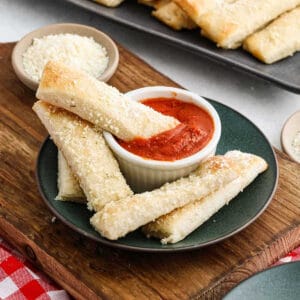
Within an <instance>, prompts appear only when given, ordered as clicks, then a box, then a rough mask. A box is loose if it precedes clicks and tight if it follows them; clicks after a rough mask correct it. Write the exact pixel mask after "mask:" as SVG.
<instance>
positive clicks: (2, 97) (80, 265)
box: [0, 44, 300, 299]
mask: <svg viewBox="0 0 300 300" xmlns="http://www.w3.org/2000/svg"><path fill="white" fill-rule="evenodd" d="M13 45H14V44H0V105H1V106H0V110H1V114H0V116H1V118H0V155H1V158H0V186H1V189H0V234H1V235H2V236H3V237H4V238H6V239H8V240H9V241H11V243H13V245H14V246H15V247H17V248H18V249H19V250H20V251H21V252H22V253H23V254H25V255H26V256H27V257H28V258H29V259H30V260H32V261H33V262H34V263H35V264H36V265H37V266H38V267H40V268H41V269H42V270H44V271H45V272H46V273H47V274H49V275H50V276H51V277H52V278H53V279H54V280H55V281H57V282H58V283H59V284H60V285H62V286H63V287H64V288H65V289H66V290H68V291H69V292H70V293H71V294H72V295H73V296H74V297H76V298H78V299H102V298H103V299H162V298H163V299H188V298H192V299H200V298H201V299H202V298H205V299H207V298H213V299H219V298H221V296H222V295H224V294H225V293H226V292H227V291H228V290H229V289H231V288H232V287H233V286H235V285H236V284H237V283H238V282H240V281H241V280H242V279H245V278H247V277H248V276H250V275H251V274H253V273H254V272H257V271H259V270H262V269H264V268H266V267H267V266H269V265H270V264H272V263H273V262H275V261H276V260H277V259H278V258H280V257H282V256H283V255H284V254H286V253H287V252H289V251H290V250H292V249H293V248H295V247H296V246H297V245H299V244H300V200H299V199H300V189H299V182H300V166H299V165H298V164H296V163H294V162H292V161H291V160H289V159H288V158H287V157H286V156H285V155H284V154H282V153H281V152H279V151H277V157H278V161H279V166H280V179H279V187H278V190H277V193H276V195H275V197H274V199H273V201H272V203H271V204H270V206H269V208H268V209H267V210H266V211H265V212H264V213H263V214H262V216H260V217H259V218H258V220H257V221H255V222H254V223H253V224H252V225H250V226H249V227H247V228H246V229H245V230H243V231H242V232H241V233H239V234H237V235H235V236H233V237H231V238H229V239H227V240H226V241H223V242H221V243H219V244H217V245H212V246H209V247H207V248H204V249H201V250H198V251H194V252H189V253H178V254H140V253H130V252H125V251H121V250H114V249H111V248H107V247H103V246H101V245H99V244H97V243H95V242H92V241H89V240H87V239H85V238H83V237H81V236H80V235H79V234H77V233H75V232H73V231H72V230H71V229H69V228H68V227H66V226H65V225H63V224H62V223H61V222H60V221H58V220H56V221H55V222H52V221H53V219H52V217H53V215H52V214H51V212H50V211H49V210H48V209H47V208H46V206H45V204H44V203H43V201H42V199H41V196H40V195H39V193H38V190H37V186H36V182H35V174H34V172H35V161H36V157H37V152H38V149H39V147H40V145H41V142H42V141H43V139H44V138H45V136H46V131H45V129H44V128H43V126H42V125H41V124H40V122H39V121H38V119H37V117H36V116H35V115H34V114H33V112H32V110H31V107H32V104H33V102H34V101H35V97H34V93H33V92H32V91H30V90H29V89H27V88H26V87H25V86H23V85H22V84H21V83H20V82H19V80H18V79H17V78H16V76H15V75H14V73H13V71H12V68H11V63H10V55H11V51H12V48H13ZM120 54H121V61H120V67H119V70H118V72H117V73H116V75H115V76H114V77H113V78H112V80H111V84H113V85H115V86H116V87H118V88H119V89H120V90H121V91H124V92H125V91H127V90H130V89H134V88H138V87H142V86H148V85H157V84H161V85H169V86H177V85H176V84H175V83H174V82H172V81H171V80H170V79H168V78H166V77H165V76H163V75H161V74H159V73H158V72H157V71H155V70H153V69H152V68H151V67H150V66H149V65H147V64H145V62H143V61H141V60H140V59H139V58H137V57H135V56H134V55H132V54H131V53H129V52H128V51H127V50H125V49H124V48H122V47H120Z"/></svg>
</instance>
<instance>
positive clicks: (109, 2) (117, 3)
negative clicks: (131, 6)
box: [94, 0, 124, 7]
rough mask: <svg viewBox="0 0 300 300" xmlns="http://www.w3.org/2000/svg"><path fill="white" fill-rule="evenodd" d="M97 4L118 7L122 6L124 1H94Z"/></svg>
mask: <svg viewBox="0 0 300 300" xmlns="http://www.w3.org/2000/svg"><path fill="white" fill-rule="evenodd" d="M94 1H95V2H97V3H99V4H102V5H104V6H108V7H116V6H118V5H120V4H121V3H122V2H123V1H124V0H94Z"/></svg>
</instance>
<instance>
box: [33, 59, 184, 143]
mask: <svg viewBox="0 0 300 300" xmlns="http://www.w3.org/2000/svg"><path fill="white" fill-rule="evenodd" d="M36 96H37V98H38V99H40V100H45V101H47V102H48V103H50V104H52V105H55V106H59V107H61V108H64V109H66V110H68V111H71V112H72V113H74V114H76V115H78V116H80V117H81V118H83V119H85V120H87V121H89V122H91V123H92V124H94V125H95V126H96V127H97V128H101V129H104V130H107V131H109V132H111V133H112V134H114V135H115V136H117V137H118V138H120V139H122V140H124V141H128V140H132V139H134V138H136V137H143V138H149V137H151V136H153V135H155V134H158V133H160V132H162V131H166V130H169V129H172V128H174V127H175V126H176V125H178V124H179V122H178V121H177V120H176V119H175V118H173V117H168V116H165V115H163V114H161V113H158V112H156V111H155V110H153V109H152V108H150V107H148V106H146V105H143V104H141V103H138V102H135V101H131V100H129V99H127V98H126V97H125V96H124V95H123V94H121V93H120V92H119V91H118V90H117V89H116V88H114V87H112V86H109V85H108V84H106V83H104V82H100V81H99V80H97V79H96V78H94V77H92V76H89V75H88V74H86V73H83V72H81V71H78V70H74V69H72V68H70V67H68V66H66V65H64V64H62V63H59V62H49V63H48V64H47V65H46V66H45V69H44V72H43V75H42V78H41V81H40V85H39V88H38V90H37V95H36Z"/></svg>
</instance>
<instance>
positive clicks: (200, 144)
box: [117, 98, 214, 161]
mask: <svg viewBox="0 0 300 300" xmlns="http://www.w3.org/2000/svg"><path fill="white" fill-rule="evenodd" d="M141 102H142V103H143V104H144V105H147V106H150V107H152V108H153V109H154V110H156V111H158V112H160V113H162V114H164V115H168V116H172V117H174V118H176V119H177V120H179V121H180V122H181V124H179V125H178V126H176V127H175V128H173V129H171V130H168V131H164V132H162V133H160V134H157V135H155V136H153V137H151V138H149V139H143V138H136V139H134V140H132V141H129V142H125V141H122V140H119V139H118V140H117V141H118V143H119V144H120V145H121V146H122V147H123V148H125V149H126V150H127V151H129V152H131V153H134V154H136V155H139V156H141V157H143V158H147V159H153V160H160V161H175V160H178V159H182V158H185V157H188V156H191V155H193V154H195V153H196V152H198V151H200V150H201V149H203V148H204V147H205V146H206V145H207V144H208V142H209V141H210V140H211V138H212V136H213V133H214V122H213V119H212V117H211V116H210V114H209V113H208V112H207V111H205V110H204V109H202V108H200V107H199V106H196V105H195V104H193V103H186V102H182V101H180V100H177V99H172V98H153V99H146V100H143V101H141Z"/></svg>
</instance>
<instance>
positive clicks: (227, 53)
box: [65, 0, 300, 94]
mask: <svg viewBox="0 0 300 300" xmlns="http://www.w3.org/2000/svg"><path fill="white" fill-rule="evenodd" d="M65 1H68V2H71V3H73V4H76V5H77V6H80V7H83V8H85V9H87V10H90V11H92V12H94V13H96V14H98V15H101V16H103V17H106V18H108V19H111V20H114V21H116V22H118V23H121V24H124V25H127V26H130V27H133V28H135V29H138V30H141V31H144V32H147V33H149V34H152V35H155V36H157V37H158V38H161V39H163V40H165V41H166V42H168V43H170V44H172V45H174V46H178V47H181V48H183V49H185V50H188V51H191V52H193V53H196V54H199V55H201V56H204V57H207V58H209V59H210V60H214V61H216V62H219V63H223V64H225V65H226V66H227V67H230V68H232V69H236V70H241V71H245V72H247V73H250V74H253V75H255V76H257V77H260V78H263V79H264V80H267V81H269V82H272V83H274V84H276V85H278V86H280V87H282V88H284V89H286V90H289V91H292V92H294V93H297V94H300V53H297V54H295V55H294V56H292V57H289V58H286V59H284V60H282V61H280V62H277V63H274V64H272V65H265V64H263V63H261V62H259V61H258V60H256V59H255V58H253V57H252V56H251V55H250V54H248V53H247V52H245V51H243V50H241V49H239V50H222V49H218V48H217V47H216V46H215V44H214V43H212V42H210V41H208V40H207V39H205V38H203V37H201V36H200V34H199V30H198V29H197V30H191V31H188V30H183V31H179V32H177V31H174V30H172V29H170V28H168V27H167V26H165V25H164V24H161V23H160V22H159V21H157V20H156V19H155V18H153V17H152V16H151V14H150V12H151V9H150V8H148V7H146V6H144V5H140V4H137V2H136V1H135V0H126V1H125V2H124V3H122V4H121V5H120V6H119V7H117V8H106V7H103V6H101V5H99V4H97V3H95V2H92V1H90V0H65Z"/></svg>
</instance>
